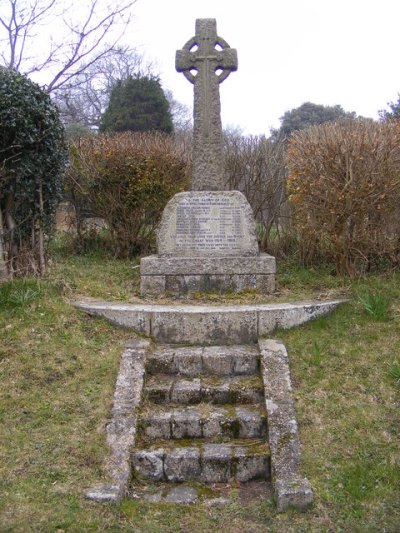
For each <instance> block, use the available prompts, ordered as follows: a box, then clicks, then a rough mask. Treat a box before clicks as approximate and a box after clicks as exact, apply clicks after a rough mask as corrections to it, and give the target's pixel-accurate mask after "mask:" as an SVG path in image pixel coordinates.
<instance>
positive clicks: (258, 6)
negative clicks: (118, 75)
mask: <svg viewBox="0 0 400 533" xmlns="http://www.w3.org/2000/svg"><path fill="white" fill-rule="evenodd" d="M132 12H133V16H134V21H133V24H132V25H131V30H130V31H131V32H132V33H130V34H129V35H127V36H126V37H125V39H124V40H125V41H128V40H129V43H130V44H131V45H132V46H135V47H137V48H138V49H139V50H140V51H143V52H144V53H145V55H146V57H147V58H148V59H152V60H154V61H155V62H156V63H157V66H158V71H159V73H160V76H161V81H162V84H163V87H164V88H166V89H170V90H172V92H173V93H174V96H175V99H176V100H178V101H180V102H183V103H185V104H186V105H191V104H192V101H193V86H192V85H191V84H190V83H189V82H188V81H187V80H186V79H185V78H184V76H183V74H178V73H177V72H176V71H175V52H176V50H178V49H180V48H182V46H183V45H184V44H185V43H186V41H188V40H189V39H190V38H191V37H193V36H194V33H195V20H196V18H216V19H217V31H218V35H219V36H220V37H222V38H223V39H225V40H226V41H227V42H228V44H229V45H230V46H231V47H232V48H236V49H237V52H238V58H239V68H238V71H237V72H234V73H232V74H231V75H230V76H229V78H228V79H227V80H226V81H224V82H223V83H222V84H221V85H220V89H221V105H222V121H223V125H224V126H225V127H226V126H236V125H238V126H240V127H241V128H243V130H244V132H245V133H248V134H262V133H265V134H268V133H269V129H270V127H277V126H279V124H280V122H279V117H281V116H282V115H283V113H284V112H285V111H287V110H289V109H293V108H295V107H298V106H300V105H301V104H302V103H304V102H307V101H310V102H313V103H315V104H323V105H337V104H339V105H341V106H342V107H343V108H344V109H345V110H346V111H355V112H356V113H357V114H359V115H363V116H369V117H373V118H377V116H378V110H379V109H385V108H387V105H386V104H387V102H388V101H397V93H398V92H400V30H399V21H400V0H245V1H241V0H137V3H136V4H135V5H134V6H133V11H132Z"/></svg>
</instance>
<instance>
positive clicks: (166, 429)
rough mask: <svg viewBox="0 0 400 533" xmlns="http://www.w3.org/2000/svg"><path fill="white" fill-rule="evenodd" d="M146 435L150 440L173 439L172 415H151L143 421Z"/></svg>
mask: <svg viewBox="0 0 400 533" xmlns="http://www.w3.org/2000/svg"><path fill="white" fill-rule="evenodd" d="M143 424H144V430H143V432H144V434H145V435H146V437H148V438H150V439H170V438H171V413H157V414H150V415H148V416H146V417H145V418H144V419H143Z"/></svg>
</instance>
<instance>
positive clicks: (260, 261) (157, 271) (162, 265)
mask: <svg viewBox="0 0 400 533" xmlns="http://www.w3.org/2000/svg"><path fill="white" fill-rule="evenodd" d="M275 272H276V261H275V257H273V256H272V255H268V254H260V255H259V256H222V257H218V256H215V257H161V256H158V255H148V256H147V257H142V259H141V260H140V273H141V275H142V276H143V275H146V276H149V275H169V274H174V275H178V274H181V275H199V274H213V275H217V274H220V275H229V274H250V273H251V274H275Z"/></svg>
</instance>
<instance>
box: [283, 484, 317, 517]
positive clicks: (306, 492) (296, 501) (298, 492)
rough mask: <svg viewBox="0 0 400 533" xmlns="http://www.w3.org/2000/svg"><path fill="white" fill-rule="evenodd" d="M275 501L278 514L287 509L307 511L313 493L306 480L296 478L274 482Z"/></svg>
mask: <svg viewBox="0 0 400 533" xmlns="http://www.w3.org/2000/svg"><path fill="white" fill-rule="evenodd" d="M275 500H276V507H277V510H278V512H283V511H286V510H287V509H288V508H289V507H293V508H295V509H299V510H306V509H309V508H310V507H311V505H312V502H313V491H312V488H311V485H310V483H309V481H308V480H307V479H304V478H297V479H292V480H288V479H286V480H281V481H276V482H275Z"/></svg>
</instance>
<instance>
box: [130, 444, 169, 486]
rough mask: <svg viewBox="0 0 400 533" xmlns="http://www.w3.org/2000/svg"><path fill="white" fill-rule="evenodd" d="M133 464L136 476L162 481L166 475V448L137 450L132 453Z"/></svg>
mask: <svg viewBox="0 0 400 533" xmlns="http://www.w3.org/2000/svg"><path fill="white" fill-rule="evenodd" d="M132 466H133V469H134V472H135V475H136V477H138V478H143V479H151V480H153V481H161V480H163V479H164V478H165V476H164V450H163V449H162V448H159V449H157V450H137V451H134V452H133V454H132Z"/></svg>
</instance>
